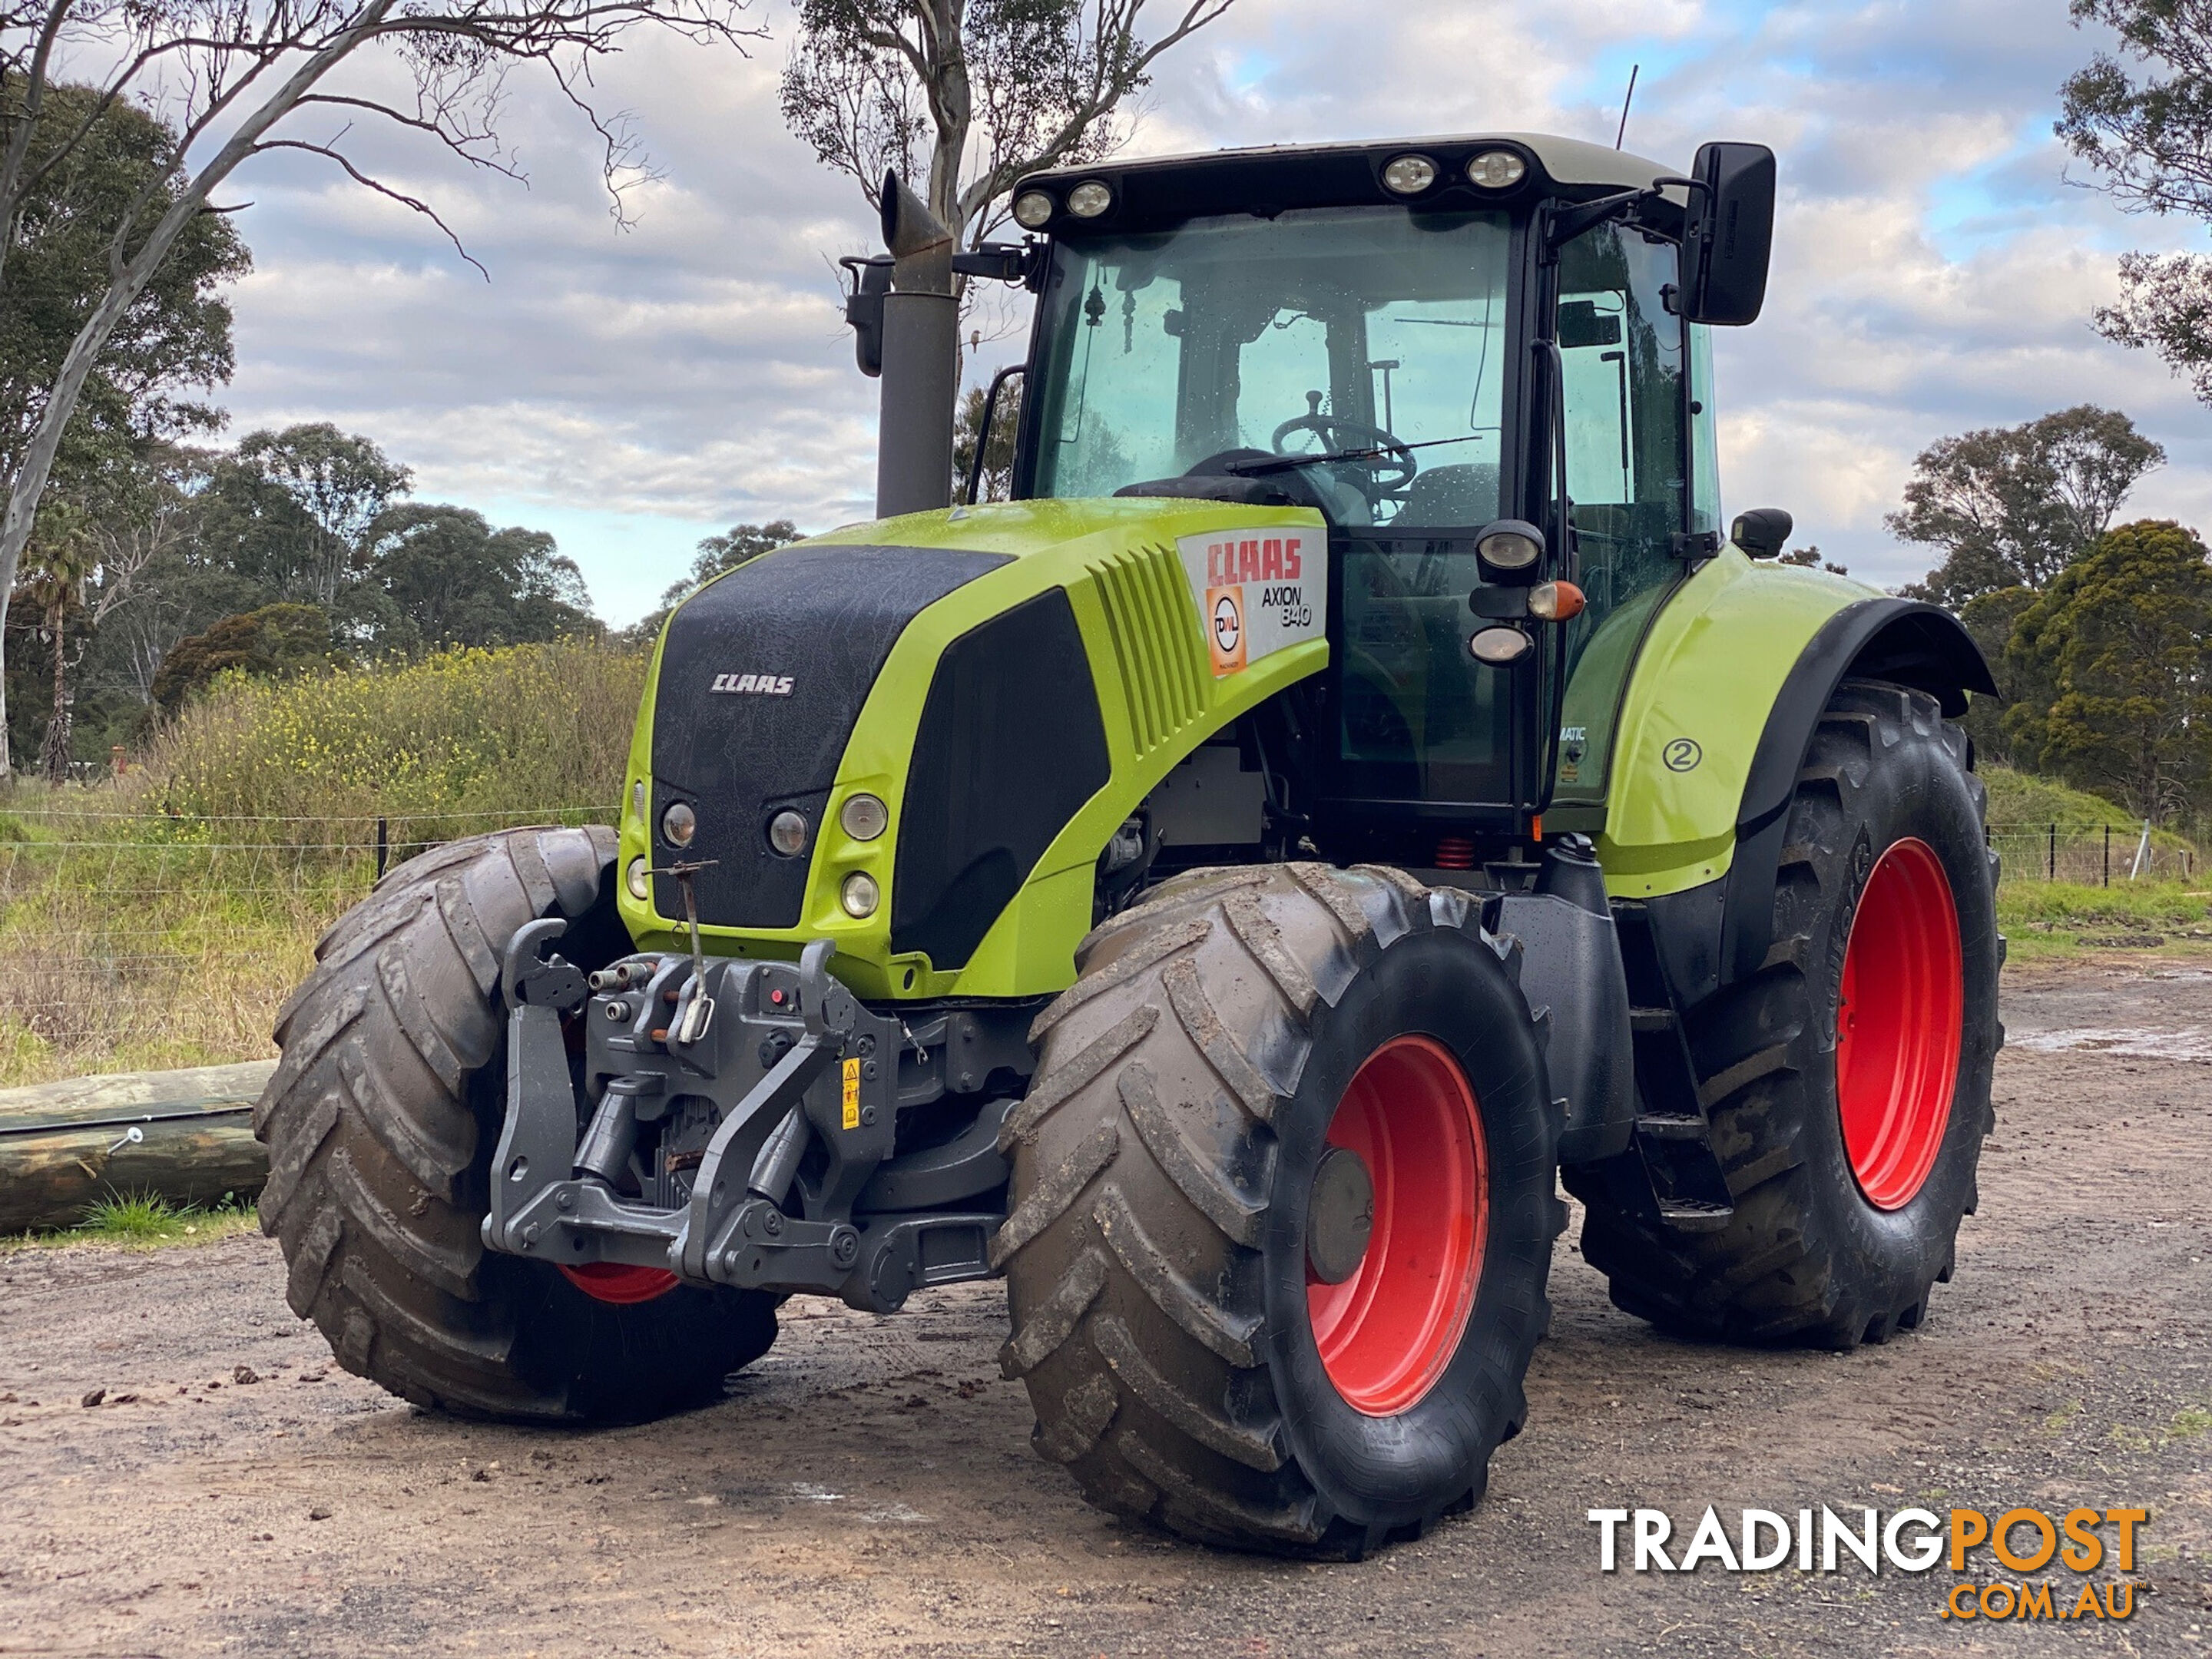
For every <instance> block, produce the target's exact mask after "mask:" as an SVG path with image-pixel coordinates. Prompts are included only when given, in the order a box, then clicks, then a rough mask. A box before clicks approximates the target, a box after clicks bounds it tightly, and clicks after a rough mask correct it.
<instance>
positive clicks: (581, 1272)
mask: <svg viewBox="0 0 2212 1659" xmlns="http://www.w3.org/2000/svg"><path fill="white" fill-rule="evenodd" d="M561 1271H562V1273H566V1274H567V1275H568V1282H569V1283H570V1284H571V1285H574V1286H575V1287H576V1288H577V1289H578V1290H580V1291H582V1292H583V1293H584V1294H585V1295H586V1296H588V1297H592V1299H593V1300H594V1301H598V1302H611V1303H613V1304H615V1305H616V1306H617V1307H618V1308H627V1307H629V1306H631V1305H633V1304H636V1303H640V1302H650V1301H652V1300H653V1297H657V1296H666V1295H667V1294H668V1293H669V1291H672V1290H674V1289H675V1288H676V1285H677V1279H676V1275H675V1274H674V1273H671V1272H669V1271H668V1269H667V1268H665V1267H635V1266H633V1265H631V1264H630V1263H629V1262H627V1261H586V1263H584V1265H583V1266H581V1267H562V1269H561Z"/></svg>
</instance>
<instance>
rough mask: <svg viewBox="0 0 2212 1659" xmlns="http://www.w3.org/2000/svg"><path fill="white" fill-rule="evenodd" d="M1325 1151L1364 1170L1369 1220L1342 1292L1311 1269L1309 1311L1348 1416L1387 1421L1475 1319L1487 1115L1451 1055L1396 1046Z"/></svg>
mask: <svg viewBox="0 0 2212 1659" xmlns="http://www.w3.org/2000/svg"><path fill="white" fill-rule="evenodd" d="M1328 1140H1329V1144H1330V1145H1331V1146H1344V1147H1347V1148H1349V1149H1350V1150H1351V1151H1352V1152H1357V1153H1358V1154H1359V1156H1360V1157H1361V1158H1363V1159H1364V1160H1365V1162H1366V1164H1367V1171H1368V1175H1369V1176H1370V1178H1371V1179H1372V1181H1373V1182H1374V1185H1375V1220H1374V1225H1373V1227H1372V1228H1371V1229H1370V1231H1369V1233H1368V1238H1367V1254H1366V1255H1365V1256H1364V1257H1363V1258H1362V1259H1361V1261H1360V1263H1359V1267H1358V1271H1356V1272H1355V1273H1353V1274H1352V1277H1351V1278H1349V1279H1346V1280H1345V1281H1344V1282H1343V1283H1342V1284H1341V1285H1324V1284H1322V1283H1321V1282H1320V1281H1319V1280H1317V1279H1315V1278H1314V1277H1313V1271H1312V1268H1311V1267H1310V1266H1309V1267H1308V1268H1307V1274H1306V1310H1307V1312H1308V1314H1309V1316H1310V1317H1311V1319H1312V1321H1313V1333H1314V1341H1315V1344H1316V1346H1318V1347H1319V1348H1320V1350H1321V1363H1322V1366H1323V1367H1324V1368H1325V1369H1326V1370H1328V1380H1329V1381H1330V1382H1331V1383H1334V1384H1335V1385H1336V1391H1337V1392H1338V1393H1339V1394H1340V1395H1343V1396H1344V1399H1345V1402H1346V1404H1347V1405H1349V1406H1351V1407H1352V1409H1353V1410H1355V1411H1358V1412H1361V1413H1364V1414H1365V1415H1367V1416H1369V1417H1389V1416H1392V1415H1394V1414H1395V1413H1399V1412H1401V1411H1404V1410H1405V1409H1406V1408H1407V1407H1409V1406H1411V1405H1413V1403H1414V1402H1415V1401H1418V1400H1419V1399H1420V1398H1421V1396H1422V1395H1425V1394H1426V1393H1428V1391H1429V1390H1430V1389H1431V1388H1433V1387H1434V1386H1435V1385H1436V1381H1437V1377H1439V1376H1442V1375H1443V1370H1444V1367H1445V1366H1446V1365H1448V1364H1450V1363H1451V1357H1452V1355H1453V1354H1454V1353H1455V1352H1458V1350H1459V1343H1460V1338H1461V1336H1462V1334H1465V1332H1466V1330H1467V1322H1468V1315H1469V1314H1471V1313H1473V1312H1474V1295H1475V1291H1476V1288H1477V1286H1478V1285H1480V1282H1481V1279H1482V1252H1483V1245H1484V1243H1485V1241H1486V1237H1487V1235H1488V1231H1489V1227H1488V1221H1489V1207H1490V1206H1489V1195H1490V1181H1489V1174H1490V1166H1489V1156H1488V1152H1487V1150H1486V1147H1485V1145H1484V1142H1483V1135H1482V1115H1481V1113H1480V1111H1479V1110H1478V1109H1477V1108H1476V1105H1475V1100H1474V1090H1473V1089H1472V1088H1471V1087H1470V1086H1468V1080H1467V1073H1465V1072H1463V1071H1462V1070H1461V1069H1460V1065H1459V1062H1458V1061H1457V1060H1455V1059H1454V1058H1453V1057H1452V1055H1451V1052H1450V1051H1449V1049H1447V1048H1444V1047H1443V1044H1441V1043H1439V1042H1433V1041H1431V1039H1430V1038H1427V1037H1421V1036H1402V1037H1396V1038H1394V1039H1392V1040H1391V1041H1390V1042H1386V1043H1384V1044H1383V1046H1382V1047H1381V1048H1377V1049H1376V1051H1375V1052H1374V1053H1373V1054H1370V1055H1369V1056H1368V1057H1367V1060H1366V1063H1365V1064H1364V1065H1363V1066H1360V1068H1359V1071H1358V1074H1357V1075H1356V1076H1354V1077H1353V1078H1352V1086H1351V1087H1350V1088H1348V1089H1346V1091H1344V1098H1343V1099H1342V1100H1341V1101H1340V1102H1339V1103H1337V1108H1336V1115H1335V1116H1334V1118H1333V1119H1331V1120H1330V1121H1329V1126H1328Z"/></svg>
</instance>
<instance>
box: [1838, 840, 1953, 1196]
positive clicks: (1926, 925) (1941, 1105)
mask: <svg viewBox="0 0 2212 1659" xmlns="http://www.w3.org/2000/svg"><path fill="white" fill-rule="evenodd" d="M1965 1013H1966V980H1965V975H1964V969H1963V957H1962V955H1961V952H1960V941H1959V912H1958V908H1957V905H1956V903H1955V902H1954V900H1953V898H1952V895H1951V883H1950V879H1949V878H1948V877H1947V876H1946V875H1945V874H1944V872H1943V866H1942V862H1941V860H1938V859H1937V858H1936V853H1935V849H1934V848H1931V847H1929V845H1928V843H1927V842H1923V841H1911V840H1907V841H1900V842H1897V843H1896V844H1895V845H1894V846H1893V847H1892V848H1890V849H1889V850H1888V851H1887V852H1886V853H1884V854H1882V855H1881V860H1880V861H1879V862H1878V863H1876V864H1875V867H1874V870H1873V872H1871V873H1870V874H1869V876H1868V877H1867V884H1866V889H1865V890H1864V891H1863V893H1862V894H1861V895H1860V896H1859V905H1858V910H1857V914H1856V915H1854V916H1853V917H1852V918H1851V933H1850V942H1849V944H1848V945H1845V947H1844V973H1843V983H1842V985H1841V987H1839V989H1838V995H1837V1005H1836V1105H1837V1109H1838V1111H1839V1112H1840V1113H1841V1114H1842V1116H1843V1129H1844V1150H1845V1151H1846V1152H1848V1153H1849V1154H1850V1160H1851V1173H1852V1175H1853V1176H1855V1177H1856V1178H1857V1181H1858V1184H1859V1190H1860V1191H1861V1192H1862V1193H1863V1194H1865V1196H1866V1200H1867V1202H1868V1203H1869V1204H1871V1205H1873V1206H1875V1208H1876V1209H1878V1210H1901V1209H1903V1208H1904V1207H1905V1206H1906V1205H1908V1204H1910V1203H1911V1201H1912V1200H1914V1199H1915V1198H1916V1197H1917V1196H1918V1195H1919V1193H1920V1189H1921V1188H1923V1186H1925V1185H1926V1184H1927V1182H1928V1176H1929V1171H1930V1170H1933V1169H1934V1168H1935V1167H1936V1154H1937V1153H1938V1152H1941V1151H1942V1146H1943V1136H1944V1133H1945V1131H1946V1130H1947V1129H1948V1127H1949V1125H1950V1121H1951V1097H1952V1094H1953V1093H1954V1091H1956V1089H1957V1087H1958V1082H1959V1048H1960V1032H1961V1030H1962V1027H1963V1021H1964V1018H1965Z"/></svg>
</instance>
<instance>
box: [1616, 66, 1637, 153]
mask: <svg viewBox="0 0 2212 1659" xmlns="http://www.w3.org/2000/svg"><path fill="white" fill-rule="evenodd" d="M1643 73H1644V65H1643V64H1631V65H1630V66H1629V70H1628V96H1627V97H1626V98H1624V99H1622V100H1620V133H1619V135H1618V136H1617V137H1615V138H1614V139H1613V148H1614V149H1622V148H1623V147H1625V146H1626V144H1627V143H1628V112H1629V111H1630V110H1631V109H1632V107H1634V106H1635V103H1636V77H1637V76H1639V75H1641V74H1643Z"/></svg>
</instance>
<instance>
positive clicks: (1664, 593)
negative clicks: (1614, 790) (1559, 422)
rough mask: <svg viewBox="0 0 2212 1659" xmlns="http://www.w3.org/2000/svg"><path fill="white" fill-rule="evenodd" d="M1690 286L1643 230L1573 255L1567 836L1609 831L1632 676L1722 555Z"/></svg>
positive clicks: (1559, 784) (1559, 782)
mask: <svg viewBox="0 0 2212 1659" xmlns="http://www.w3.org/2000/svg"><path fill="white" fill-rule="evenodd" d="M1678 275H1679V255H1678V253H1677V251H1676V249H1675V247H1674V244H1673V243H1671V242H1665V241H1659V240H1653V239H1651V238H1650V237H1648V236H1646V235H1645V234H1644V232H1642V231H1641V230H1638V229H1636V228H1632V227H1630V226H1624V225H1601V226H1600V227H1598V228H1596V229H1595V230H1592V231H1589V232H1588V233H1587V234H1584V235H1583V236H1580V237H1577V239H1576V240H1574V241H1572V242H1570V243H1569V244H1568V245H1567V246H1566V247H1565V249H1563V250H1562V251H1561V253H1560V257H1559V287H1558V295H1559V298H1558V315H1557V328H1558V339H1559V356H1560V359H1561V362H1562V365H1563V368H1564V371H1565V376H1564V378H1565V397H1566V408H1565V417H1566V455H1567V480H1566V483H1567V493H1568V495H1569V497H1570V498H1571V502H1572V512H1571V522H1572V524H1573V526H1574V532H1575V543H1576V546H1577V580H1578V581H1579V582H1580V584H1581V586H1582V588H1583V592H1584V593H1585V594H1586V595H1587V596H1588V599H1589V605H1588V608H1587V609H1586V610H1585V611H1583V614H1582V615H1581V616H1580V617H1577V618H1576V619H1575V620H1574V621H1573V622H1572V623H1569V624H1568V625H1567V630H1566V637H1565V641H1563V644H1564V649H1563V651H1562V653H1561V666H1560V670H1559V671H1561V672H1563V673H1564V674H1565V681H1566V684H1565V696H1564V698H1563V699H1562V704H1561V708H1562V713H1561V719H1560V731H1559V762H1558V769H1557V773H1556V775H1555V778H1554V780H1553V818H1552V821H1553V823H1555V824H1556V825H1558V827H1559V828H1563V829H1570V828H1589V829H1595V828H1596V827H1598V823H1600V822H1601V809H1602V806H1603V803H1604V801H1605V798H1606V789H1607V781H1608V778H1609V775H1610V773H1611V770H1612V763H1613V733H1614V729H1615V726H1616V725H1617V723H1618V720H1619V715H1620V701H1621V696H1622V693H1623V691H1624V690H1625V689H1626V685H1627V682H1628V674H1629V670H1630V669H1631V668H1632V666H1633V665H1634V663H1635V660H1636V656H1637V653H1638V650H1639V649H1640V648H1641V647H1642V644H1643V641H1644V635H1645V634H1646V633H1647V631H1648V630H1649V629H1650V624H1651V622H1652V619H1653V618H1654V617H1656V616H1657V614H1658V612H1659V611H1660V609H1661V607H1662V606H1663V605H1665V604H1666V602H1667V598H1668V595H1669V594H1670V593H1672V592H1674V588H1675V587H1676V586H1677V585H1679V584H1680V582H1681V581H1682V580H1684V578H1685V577H1686V576H1687V575H1688V574H1689V573H1690V571H1691V570H1692V568H1695V565H1696V563H1697V562H1699V560H1701V559H1703V558H1705V557H1710V556H1711V555H1712V554H1713V553H1715V552H1717V551H1718V550H1719V540H1718V538H1717V536H1716V535H1713V534H1712V533H1711V532H1714V531H1715V530H1716V529H1717V526H1718V524H1719V522H1720V505H1719V501H1718V500H1717V494H1718V490H1717V470H1716V469H1715V468H1714V466H1713V465H1712V464H1711V455H1712V437H1713V430H1712V425H1713V423H1712V416H1711V402H1712V394H1711V386H1710V372H1709V368H1708V367H1707V365H1708V364H1709V362H1710V353H1709V350H1708V349H1706V342H1705V339H1704V338H1703V336H1704V335H1705V331H1704V330H1702V329H1692V328H1691V327H1690V326H1689V325H1686V324H1685V323H1684V322H1683V321H1682V319H1680V317H1679V316H1677V315H1675V314H1674V312H1673V310H1672V309H1671V308H1670V307H1669V304H1668V301H1669V300H1670V298H1671V297H1672V294H1673V291H1674V284H1675V283H1676V282H1677V281H1678Z"/></svg>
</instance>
